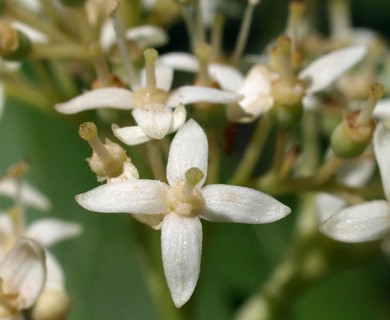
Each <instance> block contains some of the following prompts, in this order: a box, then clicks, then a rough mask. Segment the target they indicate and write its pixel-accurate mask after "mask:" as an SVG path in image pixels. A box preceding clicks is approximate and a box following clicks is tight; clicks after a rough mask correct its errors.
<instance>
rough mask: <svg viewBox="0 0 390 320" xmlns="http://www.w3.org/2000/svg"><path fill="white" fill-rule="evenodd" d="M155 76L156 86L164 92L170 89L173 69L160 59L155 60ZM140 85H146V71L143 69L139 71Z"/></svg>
mask: <svg viewBox="0 0 390 320" xmlns="http://www.w3.org/2000/svg"><path fill="white" fill-rule="evenodd" d="M155 76H156V86H157V88H160V89H162V90H164V91H166V92H168V91H169V90H171V86H172V81H173V69H172V68H171V67H170V66H168V65H166V64H164V63H162V62H161V61H157V62H156V65H155ZM141 85H142V86H146V73H145V69H142V71H141Z"/></svg>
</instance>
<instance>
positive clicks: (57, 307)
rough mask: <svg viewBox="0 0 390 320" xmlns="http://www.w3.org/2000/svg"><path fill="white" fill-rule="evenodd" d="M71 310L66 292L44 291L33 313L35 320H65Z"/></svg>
mask: <svg viewBox="0 0 390 320" xmlns="http://www.w3.org/2000/svg"><path fill="white" fill-rule="evenodd" d="M69 308H70V299H69V297H68V295H67V294H66V293H65V292H62V291H54V290H44V291H43V292H42V293H41V295H40V296H39V298H38V301H37V302H36V304H35V306H34V309H33V311H32V318H33V319H34V320H64V319H66V317H67V315H68V312H69Z"/></svg>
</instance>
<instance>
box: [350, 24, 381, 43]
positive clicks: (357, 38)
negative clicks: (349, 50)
mask: <svg viewBox="0 0 390 320" xmlns="http://www.w3.org/2000/svg"><path fill="white" fill-rule="evenodd" d="M352 37H353V42H354V43H356V44H360V45H365V46H371V45H373V43H374V42H375V41H377V40H378V38H379V37H378V34H377V33H376V32H374V31H373V30H370V29H366V28H353V34H352Z"/></svg>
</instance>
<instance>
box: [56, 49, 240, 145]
mask: <svg viewBox="0 0 390 320" xmlns="http://www.w3.org/2000/svg"><path fill="white" fill-rule="evenodd" d="M156 59H157V52H156V51H155V50H153V49H148V50H146V51H145V65H146V66H145V73H144V76H143V77H142V79H141V85H140V86H139V87H137V88H133V89H134V91H131V90H127V89H123V88H103V89H97V90H93V91H89V92H87V93H84V94H82V95H80V96H78V97H76V98H74V99H72V100H70V101H68V102H66V103H62V104H57V105H56V109H57V111H59V112H61V113H65V114H72V113H77V112H80V111H83V110H89V109H99V108H116V109H124V110H132V115H133V118H134V120H135V122H136V123H137V124H138V126H131V127H124V128H118V127H117V126H116V125H113V132H114V135H115V136H116V137H117V138H118V139H119V140H121V141H122V142H124V143H126V144H128V145H136V144H140V143H144V142H146V141H149V140H152V139H162V138H164V137H165V136H166V135H167V134H169V133H172V132H175V131H177V130H178V129H179V128H180V127H181V126H182V125H183V124H184V122H185V119H186V110H185V108H184V105H185V104H190V103H197V102H209V103H230V102H236V101H238V100H239V99H240V98H241V96H240V95H238V94H236V93H233V92H225V91H221V90H217V89H213V88H208V87H197V86H183V87H180V88H178V89H176V90H174V91H172V92H169V90H170V88H171V85H172V79H173V71H172V69H171V68H170V67H168V66H166V65H165V64H163V63H157V64H155V60H156Z"/></svg>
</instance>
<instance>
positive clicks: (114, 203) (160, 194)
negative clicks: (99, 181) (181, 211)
mask: <svg viewBox="0 0 390 320" xmlns="http://www.w3.org/2000/svg"><path fill="white" fill-rule="evenodd" d="M166 189H167V185H166V184H165V183H162V182H160V181H156V180H133V181H119V182H113V183H109V184H105V185H101V186H99V187H97V188H95V189H92V190H90V191H88V192H85V193H82V194H79V195H78V196H76V201H77V202H78V204H79V205H81V206H82V207H83V208H85V209H87V210H90V211H97V212H108V213H114V212H121V213H134V214H158V213H166V212H167V211H168V207H167V204H166V199H165V191H166Z"/></svg>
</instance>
